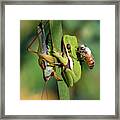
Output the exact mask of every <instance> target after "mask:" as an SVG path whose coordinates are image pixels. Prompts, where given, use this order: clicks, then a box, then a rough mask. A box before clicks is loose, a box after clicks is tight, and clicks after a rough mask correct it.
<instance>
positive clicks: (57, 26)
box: [50, 20, 70, 100]
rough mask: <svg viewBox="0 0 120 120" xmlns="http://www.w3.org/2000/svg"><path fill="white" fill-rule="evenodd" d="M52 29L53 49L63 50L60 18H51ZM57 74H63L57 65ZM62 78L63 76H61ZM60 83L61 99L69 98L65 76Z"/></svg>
mask: <svg viewBox="0 0 120 120" xmlns="http://www.w3.org/2000/svg"><path fill="white" fill-rule="evenodd" d="M50 29H51V36H52V41H53V50H54V48H55V50H57V51H61V39H62V36H63V34H62V25H61V21H60V20H53V21H52V20H51V21H50ZM56 73H57V75H59V76H61V69H60V68H58V67H56ZM61 78H62V77H61ZM57 84H58V94H59V99H60V100H69V99H70V96H69V88H68V87H67V85H66V83H65V82H64V80H63V78H62V81H57Z"/></svg>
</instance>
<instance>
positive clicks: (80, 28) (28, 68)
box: [20, 20, 100, 100]
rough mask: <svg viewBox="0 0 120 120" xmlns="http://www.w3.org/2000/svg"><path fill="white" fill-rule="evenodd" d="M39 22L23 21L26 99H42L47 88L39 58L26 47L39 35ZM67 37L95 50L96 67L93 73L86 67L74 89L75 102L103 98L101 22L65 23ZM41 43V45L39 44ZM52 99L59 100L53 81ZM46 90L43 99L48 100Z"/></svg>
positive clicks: (50, 84) (50, 85) (22, 88)
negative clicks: (101, 90)
mask: <svg viewBox="0 0 120 120" xmlns="http://www.w3.org/2000/svg"><path fill="white" fill-rule="evenodd" d="M39 22H40V21H38V20H21V21H20V98H21V99H23V100H39V99H41V94H42V90H43V87H44V84H45V82H44V79H43V74H42V70H41V68H40V66H39V64H38V57H37V56H36V55H34V54H32V53H29V52H27V50H26V48H27V46H28V44H29V42H30V41H31V39H32V37H33V36H35V35H36V33H37V31H36V28H37V25H38V24H39ZM62 29H63V34H69V35H73V36H76V37H77V39H78V43H79V44H86V45H87V46H88V47H89V48H90V49H91V51H92V54H93V56H94V59H95V67H94V68H93V69H92V70H90V69H89V68H88V66H87V65H86V64H85V63H83V64H82V77H81V79H80V80H79V82H77V83H76V84H75V85H74V87H72V88H70V97H71V100H99V99H100V21H99V20H64V21H62ZM36 44H37V43H36ZM46 89H47V94H48V99H52V100H54V99H55V100H56V99H58V91H57V83H56V81H55V79H51V80H49V82H48V84H47V86H46ZM46 97H47V96H46V91H45V90H44V96H43V99H46Z"/></svg>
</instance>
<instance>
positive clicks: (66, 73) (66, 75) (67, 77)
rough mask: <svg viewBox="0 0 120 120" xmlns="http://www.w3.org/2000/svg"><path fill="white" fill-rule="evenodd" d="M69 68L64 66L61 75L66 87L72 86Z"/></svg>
mask: <svg viewBox="0 0 120 120" xmlns="http://www.w3.org/2000/svg"><path fill="white" fill-rule="evenodd" d="M70 71H71V70H70V69H68V68H66V69H65V70H64V72H62V76H63V78H64V81H65V82H66V84H67V86H68V87H72V86H73V78H72V76H71V72H70Z"/></svg>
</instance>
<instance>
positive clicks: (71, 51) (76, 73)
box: [53, 35, 81, 87]
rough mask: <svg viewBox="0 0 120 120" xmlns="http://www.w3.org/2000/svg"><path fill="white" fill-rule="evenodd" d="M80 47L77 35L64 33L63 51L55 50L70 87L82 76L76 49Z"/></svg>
mask: <svg viewBox="0 0 120 120" xmlns="http://www.w3.org/2000/svg"><path fill="white" fill-rule="evenodd" d="M77 48H78V43H77V38H76V36H70V35H64V36H63V38H62V41H61V52H62V54H61V53H59V52H56V51H55V50H54V51H53V56H55V57H56V58H57V59H58V61H59V62H60V63H61V65H62V72H61V74H62V76H63V78H64V81H65V82H66V84H67V86H68V87H72V86H73V85H74V83H76V82H77V81H78V80H80V78H81V65H80V63H79V61H78V58H77V55H76V51H77Z"/></svg>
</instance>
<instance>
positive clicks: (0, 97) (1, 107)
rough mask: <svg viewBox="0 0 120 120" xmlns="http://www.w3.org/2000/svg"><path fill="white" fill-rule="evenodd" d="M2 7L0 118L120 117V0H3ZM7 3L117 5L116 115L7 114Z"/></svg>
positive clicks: (0, 20) (0, 7) (0, 28)
mask: <svg viewBox="0 0 120 120" xmlns="http://www.w3.org/2000/svg"><path fill="white" fill-rule="evenodd" d="M0 5H1V6H0V9H1V19H0V22H1V27H0V30H1V33H0V36H1V41H0V46H1V51H0V56H1V59H0V62H1V64H0V71H1V72H0V78H1V79H0V80H1V81H0V86H1V89H0V111H1V112H0V119H119V118H120V105H119V100H120V98H119V77H120V76H119V59H120V56H119V51H120V48H119V38H120V36H119V28H120V24H119V23H120V21H119V20H120V15H119V14H120V1H119V0H106V1H105V0H101V1H99V0H98V1H96V0H92V1H91V0H84V1H83V0H77V1H73V0H68V1H67V0H66V1H50V0H47V1H46V0H45V1H2V2H1V3H0ZM5 5H115V115H5Z"/></svg>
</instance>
